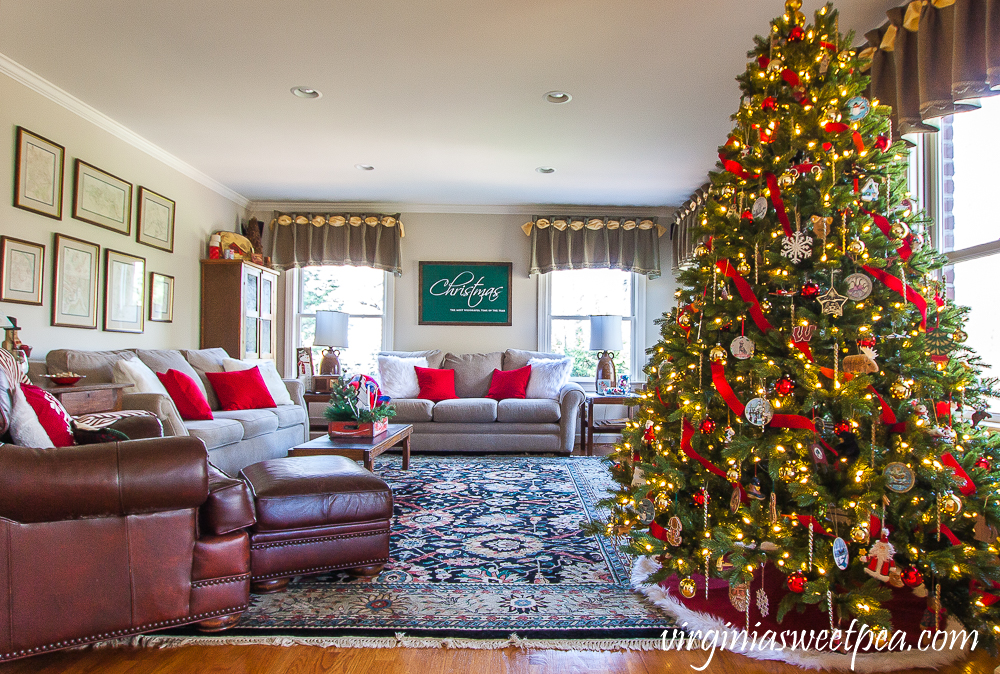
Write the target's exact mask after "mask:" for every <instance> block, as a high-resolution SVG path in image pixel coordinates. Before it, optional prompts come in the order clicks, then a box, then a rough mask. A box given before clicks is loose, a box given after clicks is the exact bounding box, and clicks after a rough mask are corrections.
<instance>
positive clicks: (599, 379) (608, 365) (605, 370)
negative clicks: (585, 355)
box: [594, 351, 618, 395]
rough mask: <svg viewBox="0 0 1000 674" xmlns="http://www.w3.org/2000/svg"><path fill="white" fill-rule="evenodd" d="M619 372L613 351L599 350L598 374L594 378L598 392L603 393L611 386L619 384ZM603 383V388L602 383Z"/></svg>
mask: <svg viewBox="0 0 1000 674" xmlns="http://www.w3.org/2000/svg"><path fill="white" fill-rule="evenodd" d="M617 382H618V372H617V370H616V369H615V354H614V353H612V352H611V351H599V352H598V353H597V374H596V376H595V378H594V386H595V387H596V389H597V393H598V394H601V395H603V394H604V393H605V392H606V391H607V390H608V389H609V388H612V387H614V386H616V385H617ZM602 384H603V390H601V389H602V386H601V385H602Z"/></svg>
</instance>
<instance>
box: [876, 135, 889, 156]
mask: <svg viewBox="0 0 1000 674" xmlns="http://www.w3.org/2000/svg"><path fill="white" fill-rule="evenodd" d="M875 147H876V148H878V149H879V150H881V151H882V152H885V151H886V150H887V149H888V148H889V139H888V138H886V137H885V136H879V137H878V138H876V139H875Z"/></svg>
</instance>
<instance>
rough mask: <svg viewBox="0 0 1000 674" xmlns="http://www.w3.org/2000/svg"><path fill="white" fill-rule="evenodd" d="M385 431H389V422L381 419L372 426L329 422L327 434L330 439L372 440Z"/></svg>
mask: <svg viewBox="0 0 1000 674" xmlns="http://www.w3.org/2000/svg"><path fill="white" fill-rule="evenodd" d="M387 430H389V420H388V419H383V420H382V421H379V422H377V423H374V424H359V423H358V422H356V421H331V422H330V426H329V427H328V429H327V432H328V433H329V435H330V438H331V439H336V438H374V437H375V436H376V435H381V434H382V433H385V432H386V431H387Z"/></svg>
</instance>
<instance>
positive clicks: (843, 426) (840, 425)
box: [833, 421, 851, 435]
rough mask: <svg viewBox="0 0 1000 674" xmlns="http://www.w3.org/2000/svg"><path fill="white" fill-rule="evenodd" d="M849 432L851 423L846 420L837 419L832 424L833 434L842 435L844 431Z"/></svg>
mask: <svg viewBox="0 0 1000 674" xmlns="http://www.w3.org/2000/svg"><path fill="white" fill-rule="evenodd" d="M850 432H851V424H850V423H848V422H846V421H838V422H837V423H836V424H834V426H833V434H834V435H843V434H844V433H850Z"/></svg>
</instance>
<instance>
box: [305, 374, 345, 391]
mask: <svg viewBox="0 0 1000 674" xmlns="http://www.w3.org/2000/svg"><path fill="white" fill-rule="evenodd" d="M338 379H340V375H338V374H316V375H313V378H312V392H313V393H329V392H330V391H331V390H333V382H335V381H337V380H338Z"/></svg>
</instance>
